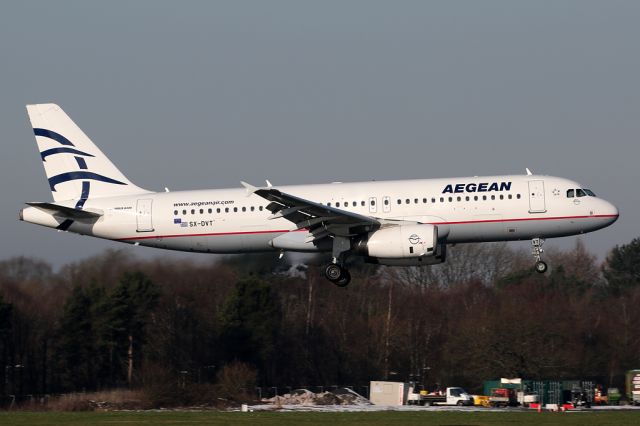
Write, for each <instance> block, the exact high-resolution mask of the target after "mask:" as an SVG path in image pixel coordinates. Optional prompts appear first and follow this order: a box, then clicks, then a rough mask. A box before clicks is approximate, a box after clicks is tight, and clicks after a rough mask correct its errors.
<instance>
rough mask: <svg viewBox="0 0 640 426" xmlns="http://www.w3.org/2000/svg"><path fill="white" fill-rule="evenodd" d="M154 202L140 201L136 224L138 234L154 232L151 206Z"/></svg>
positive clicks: (137, 206) (137, 208)
mask: <svg viewBox="0 0 640 426" xmlns="http://www.w3.org/2000/svg"><path fill="white" fill-rule="evenodd" d="M152 203H153V200H150V199H146V200H138V202H137V204H136V224H137V226H138V229H137V231H138V232H151V231H153V222H152V220H151V204H152Z"/></svg>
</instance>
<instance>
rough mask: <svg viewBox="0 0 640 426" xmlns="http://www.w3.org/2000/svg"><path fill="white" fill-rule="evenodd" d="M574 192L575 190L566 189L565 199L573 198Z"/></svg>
mask: <svg viewBox="0 0 640 426" xmlns="http://www.w3.org/2000/svg"><path fill="white" fill-rule="evenodd" d="M575 193H576V190H575V189H568V190H567V198H573V197H575V196H576V195H575Z"/></svg>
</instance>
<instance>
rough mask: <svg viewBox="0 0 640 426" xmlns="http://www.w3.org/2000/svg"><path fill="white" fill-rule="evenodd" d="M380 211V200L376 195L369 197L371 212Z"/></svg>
mask: <svg viewBox="0 0 640 426" xmlns="http://www.w3.org/2000/svg"><path fill="white" fill-rule="evenodd" d="M377 211H378V200H377V198H376V197H369V213H375V212H377Z"/></svg>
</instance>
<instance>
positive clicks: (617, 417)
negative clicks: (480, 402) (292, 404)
mask: <svg viewBox="0 0 640 426" xmlns="http://www.w3.org/2000/svg"><path fill="white" fill-rule="evenodd" d="M327 424H331V425H363V426H364V425H380V426H382V425H398V426H400V425H402V426H405V425H441V426H463V425H491V426H495V425H611V426H614V425H615V426H618V425H638V424H640V411H635V412H633V411H626V412H625V411H617V412H574V413H533V412H504V413H496V412H491V413H478V412H467V413H465V412H426V411H425V412H393V411H380V412H359V413H357V412H350V413H310V412H252V413H240V412H233V413H228V412H215V411H205V412H179V411H167V412H76V413H70V412H0V425H3V426H5V425H6V426H10V425H11V426H13V425H15V426H22V425H24V426H27V425H29V426H40V425H42V426H44V425H47V426H48V425H126V426H130V425H274V426H281V425H327Z"/></svg>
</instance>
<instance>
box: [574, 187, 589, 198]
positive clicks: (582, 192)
mask: <svg viewBox="0 0 640 426" xmlns="http://www.w3.org/2000/svg"><path fill="white" fill-rule="evenodd" d="M576 195H577V196H578V197H586V196H587V194H586V193H585V192H584V191H583V190H582V189H580V188H578V189H576Z"/></svg>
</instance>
